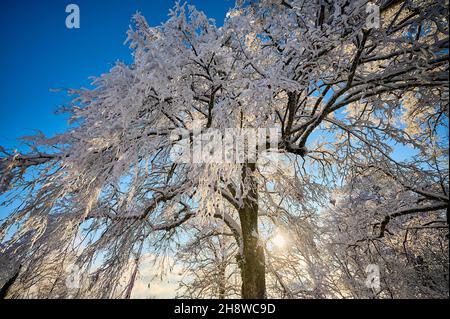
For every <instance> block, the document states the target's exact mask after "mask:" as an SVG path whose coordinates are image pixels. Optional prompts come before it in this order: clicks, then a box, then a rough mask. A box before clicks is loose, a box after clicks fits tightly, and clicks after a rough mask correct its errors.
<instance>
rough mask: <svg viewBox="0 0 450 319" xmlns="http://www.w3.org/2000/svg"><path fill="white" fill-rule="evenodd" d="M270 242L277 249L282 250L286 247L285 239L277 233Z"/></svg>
mask: <svg viewBox="0 0 450 319" xmlns="http://www.w3.org/2000/svg"><path fill="white" fill-rule="evenodd" d="M272 242H273V244H274V245H275V246H277V247H278V248H283V247H284V246H285V245H286V239H285V238H284V236H283V235H281V234H279V233H278V234H276V235H275V237H273V239H272Z"/></svg>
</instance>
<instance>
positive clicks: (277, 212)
mask: <svg viewBox="0 0 450 319" xmlns="http://www.w3.org/2000/svg"><path fill="white" fill-rule="evenodd" d="M375 5H376V7H377V8H378V9H379V10H378V11H379V13H380V18H381V19H380V24H379V25H377V24H376V20H377V19H376V17H374V16H373V14H372V13H370V12H371V11H370V10H367V3H364V2H358V1H348V0H337V1H325V0H323V1H322V0H317V1H311V0H261V1H251V0H249V1H238V2H237V4H236V6H235V8H234V9H233V10H231V11H230V12H229V13H228V14H227V18H226V19H225V21H224V24H223V26H222V27H217V26H216V25H215V24H214V22H213V21H212V20H210V19H208V18H207V17H206V16H205V15H204V14H203V13H202V12H199V11H197V10H196V9H195V8H193V7H191V6H186V5H180V4H177V5H176V6H175V8H174V9H173V11H172V12H171V14H170V18H169V20H168V21H167V22H165V23H164V24H162V25H161V26H157V27H150V26H149V25H148V24H147V22H146V21H145V19H144V18H143V17H142V16H141V15H140V14H137V15H135V17H134V27H133V28H132V29H131V30H130V31H129V32H128V41H129V43H130V46H131V48H133V49H134V54H133V58H134V61H133V63H132V64H131V65H125V64H123V63H117V64H116V65H115V66H114V67H113V68H112V69H111V70H110V72H108V73H107V74H104V75H102V76H101V77H99V78H96V79H95V80H94V82H93V86H94V88H93V89H81V90H72V91H70V93H71V94H73V96H74V98H73V101H72V103H71V104H70V105H68V106H66V107H65V108H64V109H65V111H67V112H69V113H70V115H71V123H72V126H71V127H70V129H68V130H67V131H66V132H65V133H63V134H60V135H56V136H53V137H45V136H43V135H41V134H40V135H36V136H31V137H27V138H24V139H23V143H24V145H27V146H28V149H25V148H24V147H22V148H21V149H20V150H6V149H1V152H2V154H3V155H2V157H1V159H0V172H1V175H0V190H1V193H3V194H4V197H5V198H6V201H5V204H9V203H17V202H19V203H20V204H19V205H18V207H17V208H16V209H15V210H14V212H13V213H12V214H11V215H10V216H9V217H8V218H7V219H6V220H5V221H4V223H3V225H2V226H1V228H0V235H1V237H0V238H1V239H2V246H1V250H2V254H1V257H0V265H8V269H11V271H10V272H9V273H8V274H6V275H5V276H2V278H4V279H3V281H4V282H5V281H6V280H8V278H10V277H12V276H13V275H14V273H15V272H16V271H17V269H18V267H19V265H22V268H21V270H20V274H19V276H18V278H17V282H18V284H23V285H24V286H23V289H24V290H26V289H28V288H30V287H31V283H30V284H28V285H27V284H26V283H25V281H24V280H25V278H28V276H29V274H30V273H32V272H33V271H34V269H35V265H37V264H39V263H40V261H42V260H44V259H45V258H48V257H47V256H55V255H58V256H61V257H59V258H63V257H64V256H66V255H67V258H73V257H76V260H77V265H79V267H80V268H81V269H82V270H83V271H85V273H89V276H87V282H88V283H87V284H86V285H87V286H86V287H87V288H85V289H86V290H87V291H91V292H92V291H95V292H97V293H98V296H97V297H113V296H114V297H126V296H129V292H130V289H132V287H133V282H134V278H135V277H136V276H135V273H136V271H134V272H133V271H132V272H131V273H132V274H134V275H132V277H131V278H130V281H129V285H128V288H127V289H126V290H125V291H122V289H121V288H122V287H119V280H117V279H118V278H120V277H121V275H123V274H126V273H129V268H130V261H132V265H131V267H136V268H135V269H137V267H138V264H139V261H140V258H141V257H140V256H141V254H142V252H143V251H147V250H154V251H156V252H157V253H159V254H165V253H168V252H170V251H176V250H177V244H174V243H176V242H179V241H182V239H183V237H184V235H185V234H189V227H190V225H192V224H196V225H199V227H201V225H204V224H205V223H206V224H208V220H209V219H211V218H213V219H217V221H220V223H218V225H219V224H220V225H221V226H220V227H222V226H223V225H225V226H226V227H228V232H229V233H231V234H232V236H233V238H234V240H235V241H236V245H237V247H238V249H237V263H238V267H239V268H240V274H241V282H242V289H241V296H242V297H243V298H264V297H265V296H266V280H265V278H266V276H265V274H266V262H265V254H264V244H263V242H264V240H265V239H266V238H267V236H268V234H267V231H266V230H265V229H266V228H265V225H267V223H270V224H271V225H275V226H277V225H279V224H283V223H284V224H286V222H287V221H288V220H292V219H295V218H300V217H301V216H308V215H312V214H317V212H318V211H319V210H320V208H321V207H322V208H323V207H325V205H326V204H327V202H328V195H329V193H330V192H331V191H332V190H333V189H334V188H335V187H337V186H340V185H341V184H342V182H343V181H344V180H346V181H348V180H349V176H353V175H354V174H356V173H357V171H358V170H369V169H370V170H373V171H377V172H383V174H385V175H386V176H388V177H389V178H391V179H392V183H396V184H400V185H402V187H403V188H404V189H406V190H408V191H409V192H412V193H414V194H416V195H417V196H419V197H418V198H417V200H420V202H421V203H422V204H418V203H416V202H414V201H403V200H396V199H394V200H391V201H389V202H386V203H384V206H383V210H380V213H381V214H383V215H382V216H378V217H379V219H378V222H379V223H378V226H379V227H378V230H379V233H378V236H380V237H381V236H383V235H384V236H386V235H385V234H386V232H387V230H388V229H389V226H390V225H389V224H391V221H392V220H394V219H396V217H397V216H400V215H407V214H409V213H411V214H413V213H414V214H415V213H418V214H421V213H423V214H432V213H433V214H440V213H441V212H442V211H443V210H445V209H448V169H447V163H448V135H446V136H445V134H447V133H446V131H447V130H448V20H447V13H448V1H445V0H421V1H413V0H403V1H402V0H400V1H399V0H380V1H377V2H375ZM376 11H377V10H375V12H376ZM256 128H276V129H278V131H279V132H280V133H279V136H278V142H277V143H276V144H274V143H270V144H269V143H264V144H262V143H261V144H260V143H259V142H257V143H256V144H257V149H258V151H259V150H262V149H269V151H270V150H271V151H272V153H273V152H275V151H276V152H278V154H280V156H279V161H278V162H277V163H275V164H274V165H272V166H270V165H269V166H268V165H266V164H264V162H261V161H259V158H258V160H256V161H243V162H237V163H236V162H227V161H218V162H213V163H209V162H201V163H194V162H193V161H186V162H179V161H174V158H173V156H172V155H173V152H172V151H173V146H174V145H175V144H177V143H179V142H180V138H181V137H180V136H181V133H179V132H184V134H185V136H186V135H187V139H186V140H187V142H188V144H190V145H191V146H192V144H193V141H194V140H195V137H197V136H198V134H199V133H206V132H208V130H211V129H214V130H216V131H219V132H222V133H223V132H225V131H226V130H227V129H234V130H246V129H256ZM254 140H258V141H259V139H255V138H253V137H251V138H250V139H248V140H247V141H246V142H245V143H244V144H245V145H248V144H250V143H251V142H254ZM398 146H403V147H404V149H408V150H409V151H408V152H409V154H411V156H398V154H397V155H396V154H395V153H394V151H395V149H396V148H397V147H398ZM245 149H247V148H245ZM193 153H194V154H191V155H192V156H195V155H198V154H195V152H193ZM259 154H260V153H259V152H258V155H257V156H259ZM235 155H236V154H235ZM247 155H249V154H247ZM376 183H377V181H375V184H376ZM383 185H384V184H383ZM383 187H384V186H383ZM360 204H361V205H363V206H364V205H365V204H364V202H361V203H360ZM364 222H366V220H364ZM446 225H447V227H448V222H447V224H446ZM269 229H270V227H269ZM134 264H135V266H133V265H134ZM0 268H1V267H0ZM43 280H47V279H45V278H44V279H43ZM84 282H85V281H83V284H84ZM319 286H320V285H319ZM319 286H317V287H319Z"/></svg>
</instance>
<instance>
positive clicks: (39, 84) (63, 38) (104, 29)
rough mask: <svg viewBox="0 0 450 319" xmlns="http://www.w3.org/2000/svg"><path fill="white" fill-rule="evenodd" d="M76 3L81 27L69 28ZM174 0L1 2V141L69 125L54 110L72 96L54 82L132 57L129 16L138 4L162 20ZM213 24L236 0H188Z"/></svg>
mask: <svg viewBox="0 0 450 319" xmlns="http://www.w3.org/2000/svg"><path fill="white" fill-rule="evenodd" d="M70 3H75V4H77V5H78V6H79V7H80V13H81V14H80V17H81V24H80V26H81V28H80V29H67V28H66V26H65V19H66V16H67V15H68V13H66V12H65V8H66V6H67V5H68V4H70ZM174 3H175V1H174V0H109V1H107V0H67V1H64V0H2V1H0V43H1V44H0V47H1V49H0V74H1V75H0V145H2V146H5V147H14V146H16V145H17V140H16V139H17V138H18V137H21V136H23V135H31V134H33V133H34V132H33V130H34V129H39V130H41V131H43V132H44V133H45V134H48V135H52V134H54V133H56V132H61V131H63V130H64V129H65V128H66V119H65V118H64V117H62V116H60V115H59V116H57V115H55V114H54V111H55V110H56V109H57V108H58V106H59V105H61V104H62V103H64V102H68V101H69V98H68V97H67V96H66V95H65V94H64V93H55V92H51V91H50V89H55V88H79V87H82V86H85V87H86V86H88V85H89V83H90V81H89V79H88V77H90V76H93V75H100V74H102V73H105V72H107V71H108V70H109V69H110V67H111V66H112V65H113V64H114V63H115V61H117V60H122V61H125V62H127V63H129V62H131V50H130V49H129V48H128V46H127V45H124V40H125V39H126V31H127V30H128V27H129V25H130V21H131V17H132V15H133V14H134V13H135V12H136V11H140V12H141V13H142V14H143V15H144V16H145V17H146V18H147V21H148V22H149V24H150V25H159V24H161V23H162V22H163V21H165V20H166V19H167V15H168V13H169V9H170V8H172V7H173V5H174ZM188 3H189V4H193V5H195V6H196V7H197V8H198V9H200V10H202V11H204V12H205V13H206V15H207V16H208V17H211V18H214V19H215V20H216V23H217V24H218V25H221V24H222V23H223V19H224V17H225V14H226V12H227V10H228V8H231V7H233V6H234V0H191V1H188Z"/></svg>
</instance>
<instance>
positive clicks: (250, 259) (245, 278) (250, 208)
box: [239, 164, 266, 299]
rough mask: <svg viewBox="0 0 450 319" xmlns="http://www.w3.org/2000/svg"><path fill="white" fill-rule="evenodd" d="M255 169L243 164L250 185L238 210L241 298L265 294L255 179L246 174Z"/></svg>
mask: <svg viewBox="0 0 450 319" xmlns="http://www.w3.org/2000/svg"><path fill="white" fill-rule="evenodd" d="M245 168H247V169H248V171H249V173H250V172H254V171H255V168H256V166H255V164H247V165H245V166H244V172H243V180H244V181H246V182H247V183H250V184H251V185H252V187H251V191H249V193H248V195H247V197H246V198H245V199H244V205H243V207H242V208H241V209H240V210H239V219H240V222H241V228H242V237H243V238H242V240H243V251H242V260H241V262H240V268H241V277H242V298H244V299H263V298H265V296H266V279H265V259H264V248H263V246H262V245H260V244H259V236H258V193H257V188H256V181H255V180H254V179H253V178H252V177H251V176H250V175H248V174H247V172H246V170H245Z"/></svg>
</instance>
